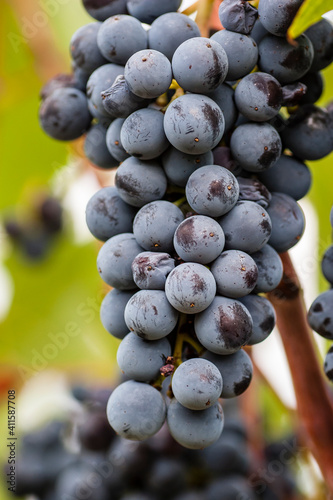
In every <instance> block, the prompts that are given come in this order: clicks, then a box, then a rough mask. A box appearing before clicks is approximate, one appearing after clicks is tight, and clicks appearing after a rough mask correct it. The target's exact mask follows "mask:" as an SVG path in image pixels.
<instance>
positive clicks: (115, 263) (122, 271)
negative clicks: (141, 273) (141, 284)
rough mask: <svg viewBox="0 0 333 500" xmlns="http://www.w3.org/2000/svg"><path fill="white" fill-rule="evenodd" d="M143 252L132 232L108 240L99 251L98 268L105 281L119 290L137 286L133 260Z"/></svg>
mask: <svg viewBox="0 0 333 500" xmlns="http://www.w3.org/2000/svg"><path fill="white" fill-rule="evenodd" d="M141 252H142V248H141V247H140V246H139V245H138V243H137V241H136V239H135V237H134V235H133V234H132V233H123V234H118V235H117V236H113V237H112V238H110V239H109V240H107V241H106V242H105V243H104V245H103V246H102V248H101V249H100V251H99V254H98V257H97V269H98V272H99V274H100V276H101V278H102V280H103V281H105V283H107V284H108V285H110V286H112V287H114V288H118V289H119V290H131V289H133V288H135V283H134V281H133V276H132V268H131V266H132V262H133V260H134V258H135V257H136V256H137V255H138V254H139V253H141Z"/></svg>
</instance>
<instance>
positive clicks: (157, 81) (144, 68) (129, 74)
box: [124, 49, 172, 99]
mask: <svg viewBox="0 0 333 500" xmlns="http://www.w3.org/2000/svg"><path fill="white" fill-rule="evenodd" d="M124 75H125V80H126V83H127V85H128V86H129V89H130V90H131V92H133V94H135V95H137V96H139V97H143V98H145V99H155V98H156V97H158V96H160V95H161V94H164V92H166V91H167V90H168V88H169V87H170V84H171V81H172V69H171V64H170V61H169V60H168V58H167V57H165V55H164V54H162V53H161V52H158V51H157V50H152V49H146V50H140V51H139V52H136V53H135V54H133V55H132V57H130V58H129V60H128V61H127V63H126V66H125V73H124Z"/></svg>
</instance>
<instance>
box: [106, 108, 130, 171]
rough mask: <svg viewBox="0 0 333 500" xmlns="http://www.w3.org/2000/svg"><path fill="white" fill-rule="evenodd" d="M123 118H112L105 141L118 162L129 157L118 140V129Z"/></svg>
mask: <svg viewBox="0 0 333 500" xmlns="http://www.w3.org/2000/svg"><path fill="white" fill-rule="evenodd" d="M124 121H125V118H116V119H115V120H113V122H112V123H111V125H110V126H109V128H108V129H107V132H106V136H105V142H106V147H107V148H108V150H109V152H110V154H111V156H113V158H115V159H116V160H118V162H123V161H124V160H126V159H127V158H129V154H128V153H126V151H125V149H124V148H123V145H122V143H121V140H120V131H121V127H122V126H123V123H124Z"/></svg>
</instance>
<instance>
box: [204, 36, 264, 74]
mask: <svg viewBox="0 0 333 500" xmlns="http://www.w3.org/2000/svg"><path fill="white" fill-rule="evenodd" d="M211 40H214V41H215V42H218V43H219V44H220V45H221V46H222V48H223V49H224V50H225V52H226V54H227V57H228V73H227V76H226V80H227V81H229V82H232V81H234V80H238V79H239V78H243V76H245V75H247V74H248V73H251V71H252V70H253V69H254V67H255V65H256V64H257V61H258V47H257V44H256V42H255V41H254V40H253V39H252V38H251V37H249V36H247V35H242V34H240V33H234V32H233V31H228V30H226V29H223V30H221V31H217V32H216V33H214V35H212V36H211Z"/></svg>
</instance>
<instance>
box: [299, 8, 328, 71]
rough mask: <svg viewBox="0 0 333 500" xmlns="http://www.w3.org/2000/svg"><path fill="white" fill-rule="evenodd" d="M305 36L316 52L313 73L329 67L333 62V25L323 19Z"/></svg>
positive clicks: (311, 27)
mask: <svg viewBox="0 0 333 500" xmlns="http://www.w3.org/2000/svg"><path fill="white" fill-rule="evenodd" d="M305 35H306V36H307V37H308V38H309V39H310V41H311V43H312V46H313V51H314V57H313V61H312V64H311V68H310V70H311V72H314V71H320V70H322V69H324V68H326V67H327V66H329V65H330V64H331V63H332V62H333V26H332V23H330V22H329V20H328V19H324V18H321V19H320V21H318V22H317V23H315V24H313V25H312V26H310V28H308V29H307V30H306V31H305Z"/></svg>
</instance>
